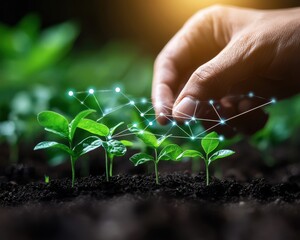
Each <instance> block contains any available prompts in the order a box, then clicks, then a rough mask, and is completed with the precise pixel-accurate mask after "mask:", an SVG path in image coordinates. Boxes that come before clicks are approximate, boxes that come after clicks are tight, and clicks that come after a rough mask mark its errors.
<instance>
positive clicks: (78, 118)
mask: <svg viewBox="0 0 300 240" xmlns="http://www.w3.org/2000/svg"><path fill="white" fill-rule="evenodd" d="M93 112H96V111H95V110H94V109H88V110H85V111H82V112H80V113H78V114H77V115H76V117H75V118H74V119H73V120H72V122H71V123H70V124H69V129H70V135H69V139H70V140H72V139H73V137H74V134H75V131H76V128H77V126H78V124H79V123H80V121H81V120H82V119H83V118H85V117H86V116H87V115H89V114H91V113H93Z"/></svg>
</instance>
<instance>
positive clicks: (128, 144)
mask: <svg viewBox="0 0 300 240" xmlns="http://www.w3.org/2000/svg"><path fill="white" fill-rule="evenodd" d="M120 142H121V143H122V144H123V145H124V146H125V147H132V146H133V144H134V143H133V142H131V141H128V140H120Z"/></svg>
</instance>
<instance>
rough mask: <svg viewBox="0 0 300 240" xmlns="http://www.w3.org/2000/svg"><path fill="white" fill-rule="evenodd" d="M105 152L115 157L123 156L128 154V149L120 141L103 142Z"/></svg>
mask: <svg viewBox="0 0 300 240" xmlns="http://www.w3.org/2000/svg"><path fill="white" fill-rule="evenodd" d="M103 147H104V148H105V150H106V151H107V152H108V153H109V154H111V155H113V156H123V155H124V154H125V153H126V150H127V149H126V147H125V146H124V145H123V144H122V143H121V142H120V141H118V140H109V141H108V142H103Z"/></svg>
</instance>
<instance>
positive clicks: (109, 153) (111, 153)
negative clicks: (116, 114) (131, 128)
mask: <svg viewBox="0 0 300 240" xmlns="http://www.w3.org/2000/svg"><path fill="white" fill-rule="evenodd" d="M122 124H123V122H121V123H119V124H117V125H116V126H114V127H112V128H108V127H107V126H106V125H104V124H102V123H99V122H96V121H94V120H91V119H86V118H84V119H81V121H80V123H79V125H78V127H79V128H82V129H84V130H86V131H88V132H90V133H92V134H95V135H98V136H100V137H105V141H102V146H103V148H104V150H105V174H106V180H107V181H109V178H110V177H112V176H113V160H114V157H116V156H123V155H125V153H126V150H127V149H126V147H128V146H131V145H132V143H131V142H130V141H127V140H121V141H118V140H115V139H112V136H113V134H114V132H115V130H116V129H117V128H118V127H119V126H121V125H122Z"/></svg>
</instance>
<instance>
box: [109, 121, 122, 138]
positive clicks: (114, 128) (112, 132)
mask: <svg viewBox="0 0 300 240" xmlns="http://www.w3.org/2000/svg"><path fill="white" fill-rule="evenodd" d="M122 124H124V122H120V123H118V124H117V125H116V126H114V127H112V128H110V129H109V134H110V135H111V136H112V135H113V134H114V132H115V130H116V129H117V128H118V127H120V126H121V125H122Z"/></svg>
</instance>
